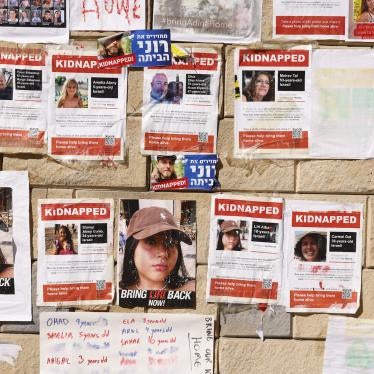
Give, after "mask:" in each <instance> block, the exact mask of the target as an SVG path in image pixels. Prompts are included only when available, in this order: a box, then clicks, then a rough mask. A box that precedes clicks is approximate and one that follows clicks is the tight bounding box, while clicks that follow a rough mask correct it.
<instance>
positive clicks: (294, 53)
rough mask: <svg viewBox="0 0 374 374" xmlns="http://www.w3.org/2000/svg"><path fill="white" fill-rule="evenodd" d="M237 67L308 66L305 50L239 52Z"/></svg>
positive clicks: (244, 50) (245, 50)
mask: <svg viewBox="0 0 374 374" xmlns="http://www.w3.org/2000/svg"><path fill="white" fill-rule="evenodd" d="M239 66H299V67H307V66H309V51H307V50H280V49H274V50H266V51H264V50H252V49H241V50H240V51H239Z"/></svg>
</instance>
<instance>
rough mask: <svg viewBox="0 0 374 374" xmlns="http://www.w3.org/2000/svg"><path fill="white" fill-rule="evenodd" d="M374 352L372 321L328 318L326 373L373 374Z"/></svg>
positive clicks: (373, 325) (324, 367)
mask: <svg viewBox="0 0 374 374" xmlns="http://www.w3.org/2000/svg"><path fill="white" fill-rule="evenodd" d="M373 352H374V321H373V320H370V319H361V318H360V319H358V318H349V317H337V316H330V317H329V324H328V328H327V336H326V343H325V354H324V360H323V374H337V373H339V374H371V373H373V372H374V358H373Z"/></svg>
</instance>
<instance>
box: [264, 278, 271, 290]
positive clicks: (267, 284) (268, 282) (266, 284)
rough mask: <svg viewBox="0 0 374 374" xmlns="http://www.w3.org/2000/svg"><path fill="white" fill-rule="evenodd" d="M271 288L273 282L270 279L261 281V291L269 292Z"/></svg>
mask: <svg viewBox="0 0 374 374" xmlns="http://www.w3.org/2000/svg"><path fill="white" fill-rule="evenodd" d="M272 287H273V281H272V280H271V279H263V280H262V289H263V290H271V289H272Z"/></svg>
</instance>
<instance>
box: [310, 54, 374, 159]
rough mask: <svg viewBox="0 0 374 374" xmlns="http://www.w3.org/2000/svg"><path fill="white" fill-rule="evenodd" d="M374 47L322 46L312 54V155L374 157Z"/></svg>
mask: <svg viewBox="0 0 374 374" xmlns="http://www.w3.org/2000/svg"><path fill="white" fill-rule="evenodd" d="M373 86H374V53H373V50H372V49H369V48H368V49H365V48H350V49H348V48H345V49H319V50H316V51H314V53H313V97H312V103H313V104H312V111H313V121H312V129H311V142H310V143H311V151H310V152H311V156H312V157H313V158H338V159H364V158H371V157H374V141H373V139H374V119H373V113H374V101H373Z"/></svg>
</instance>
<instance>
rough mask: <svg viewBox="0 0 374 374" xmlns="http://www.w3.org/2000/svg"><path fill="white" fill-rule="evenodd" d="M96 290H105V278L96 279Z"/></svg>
mask: <svg viewBox="0 0 374 374" xmlns="http://www.w3.org/2000/svg"><path fill="white" fill-rule="evenodd" d="M96 290H97V291H103V290H105V280H98V281H96Z"/></svg>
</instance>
